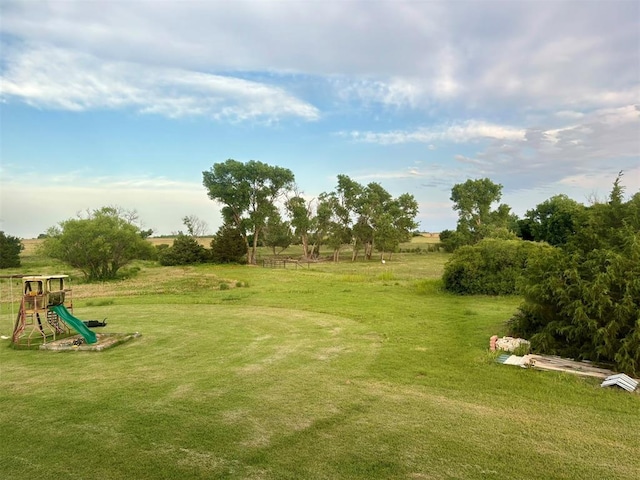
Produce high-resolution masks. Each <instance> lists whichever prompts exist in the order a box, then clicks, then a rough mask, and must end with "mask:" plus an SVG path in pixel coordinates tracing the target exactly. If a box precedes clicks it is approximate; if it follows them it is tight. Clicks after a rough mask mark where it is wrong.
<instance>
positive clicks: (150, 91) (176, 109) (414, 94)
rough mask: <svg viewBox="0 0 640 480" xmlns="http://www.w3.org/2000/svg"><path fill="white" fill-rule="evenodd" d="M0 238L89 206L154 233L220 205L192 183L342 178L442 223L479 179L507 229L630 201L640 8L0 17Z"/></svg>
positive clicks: (26, 7) (133, 8)
mask: <svg viewBox="0 0 640 480" xmlns="http://www.w3.org/2000/svg"><path fill="white" fill-rule="evenodd" d="M0 15H1V20H0V142H1V143H0V174H1V177H0V182H1V183H0V186H1V187H2V188H1V192H0V202H1V204H0V208H1V211H0V229H1V230H3V231H5V232H6V233H7V234H10V235H15V236H19V237H23V238H31V237H34V236H37V235H38V234H39V233H42V232H44V231H46V230H47V228H49V227H51V226H54V225H56V224H57V223H59V222H60V221H63V220H65V219H68V218H72V217H74V216H76V215H77V214H78V213H79V212H83V211H86V210H87V209H95V208H99V207H102V206H106V205H117V206H120V207H122V208H125V209H129V210H132V209H135V210H137V212H138V214H139V217H140V220H141V222H142V226H144V228H153V229H154V230H155V232H156V234H170V233H172V232H176V231H178V230H184V226H183V224H182V220H181V219H182V218H183V217H184V216H186V215H196V216H197V217H199V218H200V219H202V220H204V221H205V222H207V224H208V225H209V230H210V233H213V232H215V230H216V229H217V228H218V226H219V225H220V215H219V208H220V206H219V205H217V204H216V203H214V202H212V201H211V200H209V199H208V197H207V195H206V191H205V190H204V188H203V187H202V171H204V170H208V169H209V168H210V167H211V166H212V165H213V164H214V163H218V162H223V161H225V160H226V159H228V158H234V159H236V160H240V161H247V160H259V161H262V162H265V163H268V164H271V165H278V166H281V167H286V168H289V169H291V170H292V171H293V173H294V174H295V177H296V182H297V184H298V188H299V190H300V191H302V192H304V194H305V195H306V196H307V197H308V198H309V199H311V198H313V197H315V196H317V195H318V194H320V193H321V192H323V191H330V190H332V189H334V187H335V186H336V177H337V175H338V174H346V175H348V176H350V177H351V178H352V179H354V180H356V181H358V182H360V183H362V184H366V183H369V182H378V183H380V184H381V185H382V186H383V187H384V188H386V189H387V190H388V191H389V192H390V193H392V194H393V195H394V196H397V195H400V194H402V193H405V192H407V193H411V194H412V195H414V196H415V198H416V200H418V202H419V205H420V214H419V216H418V220H419V222H420V228H421V230H424V231H440V230H442V229H445V228H454V227H455V223H456V215H455V212H454V211H453V210H452V208H451V206H452V205H451V202H450V200H449V196H450V193H451V187H452V186H453V185H454V184H456V183H461V182H464V181H465V180H467V179H468V178H483V177H489V178H491V179H492V180H493V181H495V182H498V183H501V184H502V185H503V198H502V201H503V202H505V203H507V204H509V205H510V206H511V207H512V208H513V210H514V211H515V212H516V213H517V214H519V215H523V214H524V213H525V211H526V210H527V209H530V208H533V207H535V205H537V204H538V203H540V202H542V201H544V200H545V199H547V198H549V197H550V196H552V195H555V194H559V193H565V194H567V195H569V196H570V197H572V198H575V199H576V200H578V201H580V202H585V203H587V202H588V201H589V199H592V198H594V197H599V198H602V197H604V196H605V195H606V194H607V193H608V192H609V191H610V188H611V185H612V183H613V181H614V179H615V177H616V175H617V173H618V171H620V170H624V171H625V176H624V181H623V183H624V184H625V185H626V186H627V193H633V192H635V191H638V190H640V28H639V27H638V25H640V2H638V1H636V0H632V1H616V0H610V1H607V2H595V1H584V2H583V1H561V0H556V1H533V2H529V1H511V2H507V1H480V0H478V1H450V2H438V1H430V2H422V1H411V2H408V1H402V0H395V1H385V0H377V1H364V0H362V1H360V0H352V1H349V0H344V1H322V2H320V1H295V0H289V1H286V0H283V1H277V2H276V1H258V0H253V1H241V0H234V1H187V2H177V1H162V0H158V1H132V2H129V1H81V2H79V1H52V2H40V1H29V2H24V1H19V2H14V1H6V0H0Z"/></svg>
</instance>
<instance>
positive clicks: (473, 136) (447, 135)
mask: <svg viewBox="0 0 640 480" xmlns="http://www.w3.org/2000/svg"><path fill="white" fill-rule="evenodd" d="M341 135H343V136H348V137H350V138H352V139H354V140H357V141H361V142H368V143H378V144H381V145H391V144H397V143H412V142H419V143H429V147H428V148H429V149H430V150H433V149H435V147H434V146H433V144H431V142H434V141H442V142H455V143H466V142H470V141H473V140H477V139H487V138H491V139H506V140H521V139H524V136H525V130H524V129H520V128H516V127H510V126H506V125H497V124H493V123H489V122H484V121H479V120H468V121H465V122H462V123H456V124H453V125H447V126H438V127H431V128H420V129H417V130H413V131H402V130H397V131H391V132H360V131H352V132H348V133H346V132H342V133H341Z"/></svg>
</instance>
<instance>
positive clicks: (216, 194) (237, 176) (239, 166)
mask: <svg viewBox="0 0 640 480" xmlns="http://www.w3.org/2000/svg"><path fill="white" fill-rule="evenodd" d="M202 176H203V182H202V183H203V185H204V186H205V188H206V189H207V194H208V195H209V198H210V199H211V200H215V201H217V202H220V203H221V204H222V205H223V207H222V216H223V218H224V221H225V223H232V224H233V225H235V226H236V227H237V228H238V230H239V231H240V234H241V235H242V238H243V239H244V242H245V246H246V249H247V262H248V263H250V264H255V263H256V250H257V247H258V239H259V237H260V233H261V232H262V230H263V229H264V227H265V225H266V221H267V219H268V218H269V216H271V215H272V214H273V212H274V211H275V210H276V208H277V206H276V202H277V201H278V200H279V199H280V198H281V197H282V196H283V195H284V194H285V193H286V192H288V191H289V190H290V189H291V188H292V187H293V183H294V175H293V173H292V172H291V170H289V169H286V168H282V167H277V166H271V165H267V164H266V163H262V162H258V161H255V160H251V161H249V162H246V163H242V162H239V161H237V160H233V159H229V160H227V161H226V162H223V163H216V164H214V165H213V166H212V167H211V169H210V170H209V171H205V172H202ZM250 238H251V244H250V243H249V239H250Z"/></svg>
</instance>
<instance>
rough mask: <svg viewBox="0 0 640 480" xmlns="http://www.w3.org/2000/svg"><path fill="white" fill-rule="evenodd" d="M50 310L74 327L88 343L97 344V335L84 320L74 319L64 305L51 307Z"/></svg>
mask: <svg viewBox="0 0 640 480" xmlns="http://www.w3.org/2000/svg"><path fill="white" fill-rule="evenodd" d="M49 309H50V310H53V311H54V312H56V314H57V315H58V316H59V317H60V318H61V319H62V320H63V321H64V323H66V324H67V325H69V326H70V327H72V328H73V329H74V330H75V331H76V332H78V333H79V334H80V335H82V336H83V337H84V339H85V340H86V341H87V343H96V341H97V338H96V334H95V333H93V332H92V331H91V330H89V329H88V328H87V326H86V325H85V324H84V322H83V321H82V320H78V319H77V318H76V317H74V316H73V315H72V314H71V312H70V311H69V310H67V307H65V306H64V305H54V306H51V307H49Z"/></svg>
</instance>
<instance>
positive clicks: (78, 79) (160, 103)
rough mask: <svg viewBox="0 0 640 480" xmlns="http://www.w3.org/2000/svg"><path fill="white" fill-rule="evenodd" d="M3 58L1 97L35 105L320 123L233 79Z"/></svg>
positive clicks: (292, 104)
mask: <svg viewBox="0 0 640 480" xmlns="http://www.w3.org/2000/svg"><path fill="white" fill-rule="evenodd" d="M9 52H10V53H9V55H8V56H7V57H6V58H5V59H4V63H5V68H4V72H3V75H2V77H0V80H1V84H0V88H1V90H0V92H1V94H2V96H3V97H4V98H7V97H17V98H20V99H21V100H23V101H25V102H26V103H28V104H30V105H33V106H36V107H45V108H53V109H61V110H72V111H83V110H91V109H105V108H106V109H122V108H132V109H134V110H136V111H138V112H140V113H149V114H159V115H163V116H167V117H172V118H176V117H184V116H193V115H197V116H206V117H209V118H214V119H227V120H231V121H242V120H248V119H256V120H260V121H272V120H278V119H280V118H282V117H299V118H302V119H304V120H315V119H317V118H318V117H319V112H318V110H317V109H316V108H315V107H314V106H313V105H311V104H309V103H307V102H304V101H302V100H299V99H297V98H295V97H294V96H292V95H290V94H288V93H287V92H286V91H284V90H283V89H282V88H279V87H274V86H270V85H266V84H263V83H258V82H253V81H248V80H244V79H240V78H234V77H231V76H222V75H212V74H206V73H200V72H194V71H187V70H182V69H176V68H163V67H154V66H148V65H141V64H136V63H131V62H122V61H109V60H105V59H101V58H97V57H95V56H93V55H89V54H85V53H79V52H77V51H70V50H65V49H61V48H55V47H50V46H43V45H40V46H37V47H35V46H26V47H19V48H16V47H14V48H11V49H9Z"/></svg>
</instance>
